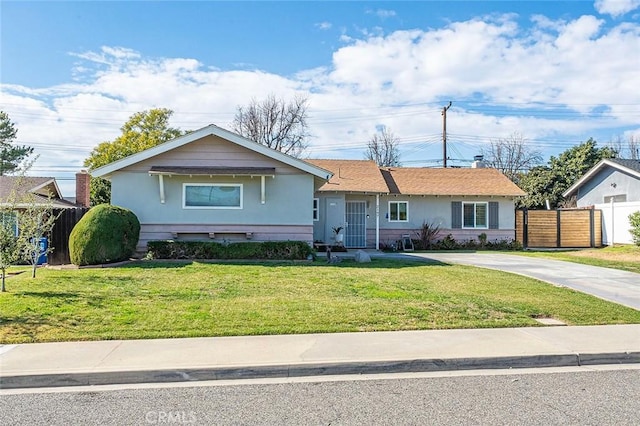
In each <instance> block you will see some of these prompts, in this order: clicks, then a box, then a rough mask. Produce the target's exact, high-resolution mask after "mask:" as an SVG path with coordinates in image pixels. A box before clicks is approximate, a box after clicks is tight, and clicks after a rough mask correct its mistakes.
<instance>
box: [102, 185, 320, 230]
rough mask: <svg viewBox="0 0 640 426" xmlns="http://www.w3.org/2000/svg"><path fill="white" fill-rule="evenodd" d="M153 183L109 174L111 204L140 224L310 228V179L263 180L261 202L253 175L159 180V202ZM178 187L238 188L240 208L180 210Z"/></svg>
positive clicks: (311, 188) (157, 190)
mask: <svg viewBox="0 0 640 426" xmlns="http://www.w3.org/2000/svg"><path fill="white" fill-rule="evenodd" d="M158 181H159V178H158V176H149V175H148V174H147V173H132V172H130V173H126V172H116V173H114V175H113V176H112V194H111V202H112V204H115V205H118V206H122V207H126V208H128V209H130V210H132V211H133V212H134V213H135V214H136V215H137V216H138V219H139V220H140V223H142V224H171V223H182V224H197V223H204V224H213V223H215V224H251V225H263V224H268V225H313V224H312V198H313V196H312V194H313V177H312V176H311V175H307V174H300V175H276V177H275V178H271V177H268V178H266V184H265V203H264V204H262V203H261V194H260V178H259V177H255V178H251V177H247V176H242V177H236V178H233V177H228V176H218V177H215V176H214V177H204V176H194V177H189V176H173V177H164V190H165V203H164V204H163V203H161V202H160V195H159V194H160V190H159V182H158ZM184 183H212V184H213V183H215V184H218V183H231V184H241V185H242V188H243V196H242V198H243V200H242V201H243V205H242V209H194V208H190V209H184V208H183V207H182V203H183V184H184Z"/></svg>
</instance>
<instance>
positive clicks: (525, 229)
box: [522, 207, 529, 248]
mask: <svg viewBox="0 0 640 426" xmlns="http://www.w3.org/2000/svg"><path fill="white" fill-rule="evenodd" d="M527 247H529V210H527V208H526V207H525V208H524V209H523V210H522V248H527Z"/></svg>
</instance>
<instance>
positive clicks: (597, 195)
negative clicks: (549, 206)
mask: <svg viewBox="0 0 640 426" xmlns="http://www.w3.org/2000/svg"><path fill="white" fill-rule="evenodd" d="M562 196H563V197H565V198H569V197H573V196H575V197H576V202H577V205H578V207H588V206H592V205H594V204H603V203H610V202H611V201H614V202H616V203H618V202H629V201H640V160H622V159H618V158H612V159H607V160H601V161H600V162H599V163H598V164H596V165H595V166H593V167H592V168H591V170H589V171H588V172H587V173H585V175H584V176H582V177H581V178H580V179H578V181H577V182H576V183H574V184H573V185H571V187H570V188H569V189H567V190H566V191H565V192H564V194H562Z"/></svg>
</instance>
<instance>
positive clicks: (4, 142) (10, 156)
mask: <svg viewBox="0 0 640 426" xmlns="http://www.w3.org/2000/svg"><path fill="white" fill-rule="evenodd" d="M17 134H18V129H16V127H15V124H14V123H12V122H11V119H10V118H9V115H8V114H7V113H6V112H4V111H0V176H4V175H8V174H12V173H15V172H16V171H17V170H18V169H19V167H20V163H22V161H23V160H25V159H26V158H27V157H28V156H29V155H31V154H32V153H33V148H31V147H28V146H25V145H23V146H13V142H14V140H15V139H16V135H17Z"/></svg>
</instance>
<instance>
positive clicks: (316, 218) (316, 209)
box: [313, 198, 320, 222]
mask: <svg viewBox="0 0 640 426" xmlns="http://www.w3.org/2000/svg"><path fill="white" fill-rule="evenodd" d="M319 220H320V199H318V198H314V199H313V221H314V222H317V221H319Z"/></svg>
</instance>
